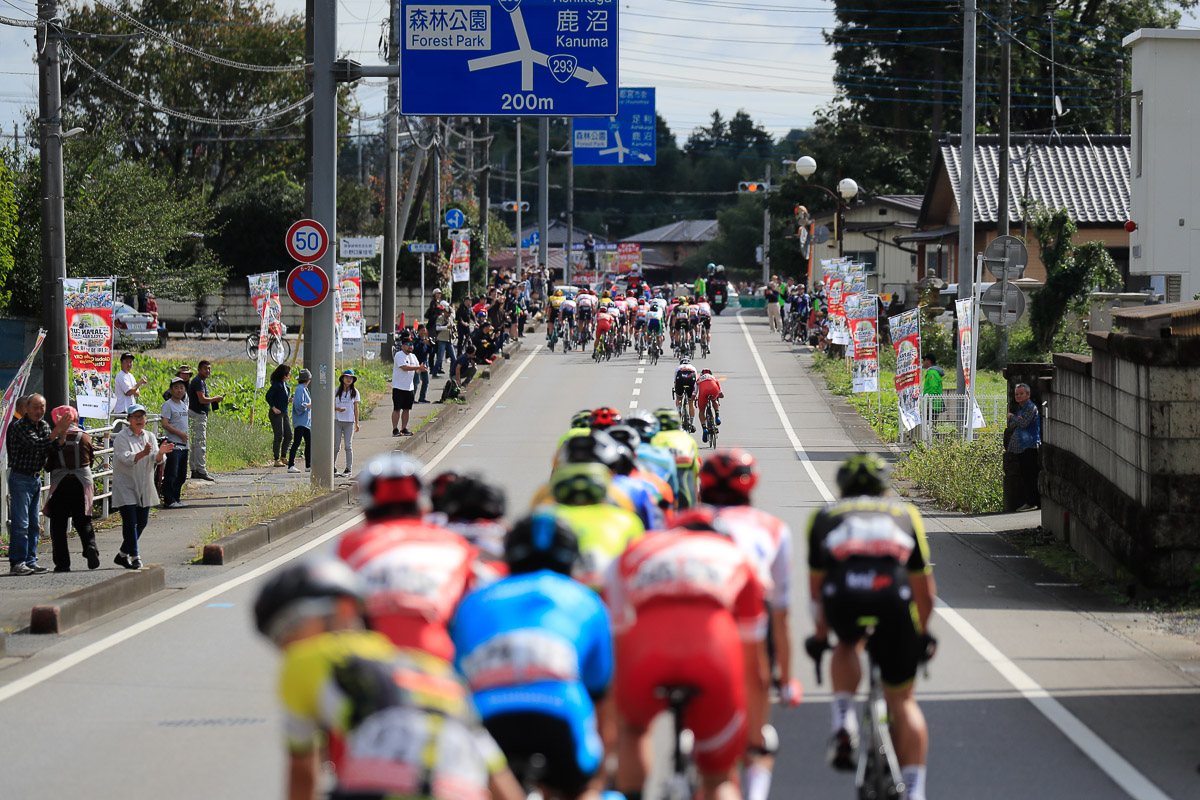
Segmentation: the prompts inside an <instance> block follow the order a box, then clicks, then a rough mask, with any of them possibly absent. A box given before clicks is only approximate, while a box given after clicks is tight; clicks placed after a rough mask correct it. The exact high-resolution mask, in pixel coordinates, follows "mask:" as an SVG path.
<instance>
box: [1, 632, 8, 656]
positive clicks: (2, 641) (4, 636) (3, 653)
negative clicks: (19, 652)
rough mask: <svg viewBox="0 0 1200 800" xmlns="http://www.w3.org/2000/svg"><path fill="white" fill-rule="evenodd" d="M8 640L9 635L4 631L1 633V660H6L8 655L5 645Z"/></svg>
mask: <svg viewBox="0 0 1200 800" xmlns="http://www.w3.org/2000/svg"><path fill="white" fill-rule="evenodd" d="M7 638H8V634H6V633H5V632H4V631H0V658H4V656H5V655H6V654H7V653H8V650H7V648H6V646H5V643H4V642H5V640H6V639H7Z"/></svg>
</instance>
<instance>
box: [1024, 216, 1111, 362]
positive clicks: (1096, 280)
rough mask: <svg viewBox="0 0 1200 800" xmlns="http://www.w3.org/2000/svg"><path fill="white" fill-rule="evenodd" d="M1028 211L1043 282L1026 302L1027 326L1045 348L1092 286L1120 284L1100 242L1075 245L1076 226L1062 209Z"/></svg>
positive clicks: (1084, 305) (1083, 305)
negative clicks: (1039, 254) (1043, 277)
mask: <svg viewBox="0 0 1200 800" xmlns="http://www.w3.org/2000/svg"><path fill="white" fill-rule="evenodd" d="M1030 214H1031V221H1032V222H1033V229H1034V235H1035V236H1036V237H1037V240H1038V245H1039V247H1040V248H1041V257H1042V263H1043V264H1044V265H1045V267H1046V285H1045V287H1043V288H1042V290H1041V291H1040V292H1038V293H1037V294H1035V295H1034V296H1033V299H1032V300H1031V301H1030V304H1029V325H1030V327H1031V328H1032V329H1033V335H1034V339H1035V340H1036V342H1037V344H1038V346H1039V347H1040V348H1041V349H1042V350H1043V351H1045V350H1049V349H1050V348H1051V347H1052V345H1053V343H1054V337H1055V335H1056V334H1057V333H1058V331H1059V329H1060V328H1061V327H1062V324H1063V320H1065V319H1066V316H1067V313H1068V312H1071V313H1075V314H1081V313H1083V312H1084V311H1085V310H1086V308H1087V299H1088V294H1089V293H1090V292H1091V291H1092V290H1093V289H1094V288H1097V287H1114V286H1120V285H1121V273H1120V271H1119V270H1118V269H1117V266H1116V264H1114V263H1113V260H1112V257H1111V256H1109V254H1108V251H1107V250H1106V249H1105V248H1104V243H1103V242H1088V243H1086V244H1083V245H1080V246H1078V247H1077V246H1076V245H1075V243H1074V242H1073V241H1072V238H1073V237H1074V236H1075V232H1076V230H1077V226H1076V225H1075V220H1073V219H1071V215H1070V214H1069V213H1068V212H1067V210H1066V209H1065V208H1060V209H1057V210H1054V211H1051V210H1050V209H1048V208H1046V207H1045V206H1041V205H1039V206H1037V207H1035V208H1034V209H1032V210H1031V212H1030Z"/></svg>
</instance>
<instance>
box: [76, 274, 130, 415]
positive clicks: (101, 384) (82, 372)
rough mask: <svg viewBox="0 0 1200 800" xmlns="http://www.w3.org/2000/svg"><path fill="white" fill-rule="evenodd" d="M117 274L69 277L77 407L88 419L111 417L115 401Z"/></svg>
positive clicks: (80, 413)
mask: <svg viewBox="0 0 1200 800" xmlns="http://www.w3.org/2000/svg"><path fill="white" fill-rule="evenodd" d="M116 287H117V281H116V278H65V279H64V280H63V304H64V306H65V308H66V314H67V345H68V347H69V348H70V351H71V377H72V378H73V379H74V384H75V407H76V408H77V409H78V410H79V416H81V417H85V418H87V419H108V410H109V407H110V405H111V401H112V349H113V292H114V290H115V289H116Z"/></svg>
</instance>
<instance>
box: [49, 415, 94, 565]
mask: <svg viewBox="0 0 1200 800" xmlns="http://www.w3.org/2000/svg"><path fill="white" fill-rule="evenodd" d="M64 416H66V417H68V418H69V419H70V420H71V422H70V427H68V428H67V429H66V430H61V429H60V428H59V427H58V422H59V420H61V419H62V418H63V417H64ZM50 418H51V419H52V420H54V423H55V428H54V430H55V433H54V434H53V435H52V436H51V441H50V457H49V459H48V461H47V464H46V468H47V469H48V470H49V471H50V493H49V495H48V496H47V497H46V515H47V516H49V517H50V546H51V551H52V553H53V555H54V571H55V572H70V571H71V552H70V550H68V549H67V523H68V522H74V523H75V532H76V533H77V534H79V543H80V544H81V545H83V557H84V558H86V559H87V565H88V569H95V568H96V567H98V566H100V551H99V550H97V549H96V533H95V531H93V530H92V496H93V492H94V491H95V489H94V484H93V483H92V457H93V456H92V452H93V451H92V437H91V436H89V435H88V434H87V433H86V432H85V431H84V430H82V429H81V428H80V427H79V424H78V423H79V414H78V412H76V411H75V409H73V408H71V407H70V406H59V407H58V408H56V409H54V410H53V411H51V412H50Z"/></svg>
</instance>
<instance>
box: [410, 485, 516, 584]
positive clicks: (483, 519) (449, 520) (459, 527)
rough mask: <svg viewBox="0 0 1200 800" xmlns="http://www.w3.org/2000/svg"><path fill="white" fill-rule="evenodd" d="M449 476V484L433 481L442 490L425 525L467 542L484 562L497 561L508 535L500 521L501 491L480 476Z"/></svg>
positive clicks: (505, 506)
mask: <svg viewBox="0 0 1200 800" xmlns="http://www.w3.org/2000/svg"><path fill="white" fill-rule="evenodd" d="M444 474H447V473H443V475H444ZM448 474H449V475H451V476H452V477H451V479H450V480H448V481H439V479H441V478H442V475H439V476H438V477H437V478H434V483H435V484H437V483H439V482H440V483H442V486H441V487H440V492H439V494H438V500H437V502H436V504H435V505H434V511H433V513H431V514H427V515H426V516H425V519H426V521H428V522H431V523H433V524H435V525H441V526H442V527H443V528H445V529H446V530H448V531H453V532H454V533H457V534H458V535H459V536H461V537H463V538H464V539H466V540H467V542H468V543H469V544H471V545H472V546H473V547H475V549H477V550H478V551H479V556H480V558H482V559H483V560H484V561H486V562H498V561H500V560H501V559H502V558H503V556H504V537H505V535H506V534H507V529H506V528H505V527H504V523H503V522H501V521H500V520H501V519H502V518H503V517H504V512H505V509H506V508H507V506H508V502H507V499H506V497H505V495H504V488H503V487H501V486H499V485H497V484H494V483H489V482H488V481H486V480H484V479H483V477H482V476H480V475H456V474H454V473H448ZM489 565H490V563H489Z"/></svg>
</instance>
